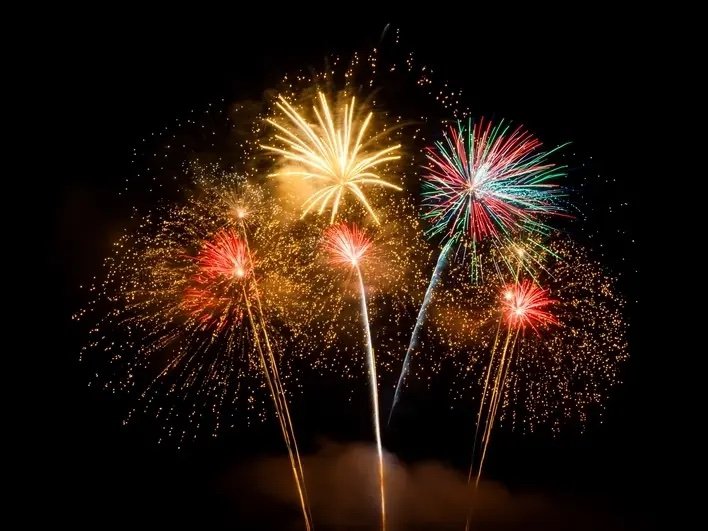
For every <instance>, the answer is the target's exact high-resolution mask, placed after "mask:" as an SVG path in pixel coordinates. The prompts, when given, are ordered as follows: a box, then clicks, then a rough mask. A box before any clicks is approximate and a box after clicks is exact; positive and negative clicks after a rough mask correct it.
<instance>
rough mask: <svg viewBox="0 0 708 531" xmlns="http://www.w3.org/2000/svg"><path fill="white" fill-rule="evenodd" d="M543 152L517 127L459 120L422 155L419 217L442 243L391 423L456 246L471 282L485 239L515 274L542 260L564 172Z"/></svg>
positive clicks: (414, 329) (413, 336)
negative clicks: (437, 288) (465, 259)
mask: <svg viewBox="0 0 708 531" xmlns="http://www.w3.org/2000/svg"><path fill="white" fill-rule="evenodd" d="M540 148H541V142H540V141H539V140H538V139H536V138H535V137H534V136H533V135H531V134H530V133H528V132H526V131H525V130H524V129H523V128H522V127H517V128H516V129H514V130H510V127H509V126H508V125H505V124H504V122H500V123H499V124H498V125H496V126H494V125H492V123H491V122H486V123H485V122H484V121H483V120H480V121H479V122H477V123H476V124H474V125H472V121H471V120H470V121H469V122H468V125H467V127H465V126H463V125H462V124H461V123H459V122H458V126H457V129H455V128H452V127H451V128H450V130H449V131H448V133H446V134H445V142H437V143H436V144H435V147H433V148H428V149H427V159H428V165H427V167H426V170H425V173H424V175H423V204H424V208H425V213H424V215H423V217H424V218H425V219H428V220H429V221H430V222H431V223H432V226H431V228H430V229H429V230H428V235H429V236H435V235H441V236H442V240H443V242H444V244H443V247H442V250H441V252H440V257H439V258H438V261H437V264H436V267H435V270H434V272H433V275H432V277H431V279H430V282H429V285H428V290H427V292H426V296H425V298H424V300H423V304H422V305H421V307H420V311H419V314H418V319H417V321H416V324H415V326H414V328H413V333H412V334H411V339H410V342H409V345H408V349H407V351H406V355H405V358H404V360H403V365H402V368H401V374H400V376H399V378H398V384H397V385H396V391H395V393H394V399H393V405H392V407H391V413H390V416H389V421H390V420H391V417H392V415H393V411H394V409H395V406H396V404H397V403H398V400H399V398H400V393H401V389H402V387H403V384H404V383H405V379H406V376H407V374H408V371H409V365H410V358H411V355H412V353H413V351H414V349H415V348H416V346H417V343H418V335H419V333H420V330H421V328H422V325H423V322H424V320H425V317H426V315H427V309H428V305H429V304H430V301H431V299H432V296H433V291H434V289H435V285H436V284H437V282H438V280H439V278H440V273H441V269H442V268H443V267H444V266H445V263H446V262H447V259H448V255H449V253H450V251H451V250H452V249H453V247H455V246H457V247H460V246H461V247H462V248H463V250H464V253H466V252H467V251H469V252H470V254H471V258H470V260H471V270H472V276H473V279H476V277H477V272H478V271H480V270H481V268H480V265H481V264H482V261H481V260H480V243H481V242H482V241H483V240H486V241H488V242H489V243H490V245H491V248H492V252H490V255H491V256H494V257H499V258H500V261H501V262H502V263H503V264H505V265H506V266H507V268H508V269H511V270H512V271H513V272H514V274H516V275H518V273H519V271H520V269H522V268H523V269H524V270H528V271H529V272H531V271H532V269H531V268H530V267H529V264H532V263H538V262H539V261H540V260H539V258H538V254H539V252H541V251H543V250H544V247H543V245H542V244H541V243H540V240H539V237H540V236H545V235H547V234H548V232H549V228H548V227H547V225H546V224H545V223H544V221H543V218H544V217H546V216H549V215H559V214H561V213H562V210H561V209H560V207H559V205H558V200H559V199H560V197H562V191H561V190H560V188H559V187H558V186H557V185H556V184H554V183H553V182H552V181H553V179H555V178H557V177H560V176H562V175H563V174H564V168H563V167H558V166H556V165H555V164H553V163H551V162H548V158H549V156H550V155H551V154H552V153H553V152H554V151H556V150H557V149H559V148H556V149H554V150H551V151H542V150H541V149H540ZM509 247H513V248H514V249H516V251H517V252H516V253H515V255H514V259H513V260H510V259H508V258H507V257H508V256H509V254H508V253H507V252H506V251H507V249H508V248H509ZM519 257H522V258H523V260H518V258H519ZM494 263H495V268H496V270H497V271H498V270H499V266H498V263H497V262H496V261H495V262H494Z"/></svg>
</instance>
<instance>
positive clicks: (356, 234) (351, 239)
mask: <svg viewBox="0 0 708 531" xmlns="http://www.w3.org/2000/svg"><path fill="white" fill-rule="evenodd" d="M325 248H326V249H327V251H328V252H329V254H330V257H331V262H332V264H335V265H346V266H348V267H350V268H352V269H353V270H354V271H355V272H356V275H357V279H358V281H359V282H358V283H359V296H360V300H361V319H362V322H363V325H364V336H365V337H366V351H367V361H368V366H369V378H370V385H371V403H372V408H373V414H374V415H373V416H374V432H375V435H376V448H377V451H378V456H379V488H380V494H381V528H382V529H386V498H385V489H384V463H383V446H382V444H381V422H380V419H379V392H378V379H377V378H376V357H375V355H374V346H373V342H372V339H371V327H370V326H369V312H368V307H367V304H366V288H365V286H364V277H363V276H362V274H361V269H360V268H359V263H360V262H361V260H362V259H363V258H364V256H365V255H366V254H367V252H369V251H370V248H371V240H370V239H369V238H367V237H366V235H365V234H364V233H363V232H362V231H361V230H360V229H359V227H357V226H356V225H347V224H341V225H335V226H333V227H330V228H329V229H328V230H327V231H326V233H325Z"/></svg>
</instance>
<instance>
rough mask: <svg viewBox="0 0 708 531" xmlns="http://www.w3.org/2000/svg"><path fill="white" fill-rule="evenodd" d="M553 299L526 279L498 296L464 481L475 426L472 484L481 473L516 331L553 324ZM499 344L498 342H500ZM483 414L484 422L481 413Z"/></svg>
mask: <svg viewBox="0 0 708 531" xmlns="http://www.w3.org/2000/svg"><path fill="white" fill-rule="evenodd" d="M555 302H556V301H554V300H553V299H551V298H549V297H548V292H547V291H546V290H545V289H543V288H540V287H539V286H538V285H536V284H535V283H533V282H532V281H530V280H524V281H523V282H516V283H514V284H513V285H510V286H507V287H506V288H504V290H503V292H502V296H501V318H500V321H499V326H498V327H497V334H496V337H495V339H494V344H493V346H492V351H491V355H490V359H489V365H488V366H487V371H486V376H485V379H484V390H483V391H482V398H481V400H480V407H479V412H478V414H477V430H476V431H475V441H474V447H473V451H472V452H473V453H472V463H471V465H470V472H469V475H468V477H467V480H468V482H471V481H472V476H473V474H474V467H475V462H474V461H475V455H474V452H475V450H476V448H477V437H478V435H479V429H480V427H481V428H482V435H481V440H480V447H481V456H480V458H479V463H478V464H477V473H476V477H475V482H474V485H475V488H477V487H478V486H479V481H480V478H481V477H482V468H483V466H484V460H485V458H486V457H487V449H488V448H489V441H490V439H491V436H492V429H493V427H494V422H495V419H496V418H497V412H498V410H499V402H500V400H501V397H502V395H503V393H504V390H505V389H506V386H507V381H508V377H509V372H510V367H511V365H512V363H513V360H514V347H515V346H516V342H517V339H518V337H519V334H520V333H523V332H524V331H525V329H527V328H530V329H532V330H533V331H534V332H535V333H536V334H540V329H541V328H543V327H546V326H549V325H557V324H558V321H557V319H556V318H555V316H554V315H553V314H551V313H550V312H549V311H548V308H549V306H552V305H553V304H555ZM503 326H505V327H506V334H505V336H506V337H505V339H504V340H503V342H500V341H499V339H500V337H499V332H500V330H501V329H502V327H503ZM500 344H501V346H500ZM485 409H486V415H484V416H485V420H484V424H482V416H483V414H484V413H485ZM470 517H471V513H470V514H468V518H467V526H466V529H467V530H469V528H470V521H471V518H470Z"/></svg>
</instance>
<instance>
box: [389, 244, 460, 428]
mask: <svg viewBox="0 0 708 531" xmlns="http://www.w3.org/2000/svg"><path fill="white" fill-rule="evenodd" d="M453 242H454V239H451V240H450V241H448V242H447V243H446V244H445V246H444V247H443V249H442V251H441V252H440V255H439V256H438V261H437V263H436V264H435V269H434V270H433V276H432V277H431V278H430V282H429V283H428V288H427V289H426V290H425V296H424V297H423V304H421V305H420V310H418V317H417V319H416V321H415V326H414V327H413V333H412V334H411V339H410V341H409V343H408V349H406V357H405V358H404V359H403V367H402V368H401V374H400V376H399V377H398V383H397V384H396V391H395V393H394V395H393V404H392V405H391V411H390V412H389V415H388V423H389V424H390V423H391V418H392V417H393V410H394V409H395V408H396V405H397V404H398V399H399V398H400V391H401V388H402V387H403V384H404V382H405V379H406V376H407V375H408V367H409V364H410V357H411V353H412V352H413V349H415V348H416V346H417V345H418V335H419V334H420V330H421V328H422V326H423V322H424V321H425V314H426V312H427V311H428V306H429V305H430V301H431V300H432V298H433V290H434V289H435V286H436V285H437V283H438V280H440V273H442V270H443V269H444V268H445V264H446V262H447V255H448V253H449V252H450V249H451V248H452V244H453Z"/></svg>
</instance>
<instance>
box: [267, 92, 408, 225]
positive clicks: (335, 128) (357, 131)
mask: <svg viewBox="0 0 708 531" xmlns="http://www.w3.org/2000/svg"><path fill="white" fill-rule="evenodd" d="M278 99H279V100H280V101H279V102H278V103H277V104H276V105H277V106H278V108H279V109H280V110H281V111H282V112H283V113H284V114H285V116H286V117H287V118H288V121H289V124H288V125H289V127H286V126H285V125H281V124H279V123H278V122H276V121H275V120H272V119H269V120H268V122H269V123H270V124H272V125H273V126H274V127H275V128H276V129H278V131H280V134H276V135H275V138H277V139H278V140H279V141H280V142H282V144H283V147H281V148H278V147H271V146H263V148H265V149H267V150H269V151H272V152H274V153H277V154H278V155H280V156H282V157H283V158H284V159H285V160H286V161H289V162H292V163H294V164H296V165H297V166H299V167H300V168H298V169H294V170H285V171H282V172H278V173H275V174H273V175H281V176H287V177H298V178H301V179H304V180H306V181H312V182H314V183H315V185H316V187H317V190H316V191H315V192H314V193H313V194H312V195H310V196H309V197H308V198H307V200H306V201H305V203H304V204H303V208H304V210H303V213H302V217H305V216H306V215H307V214H308V213H309V212H311V211H317V213H318V214H322V213H323V212H324V211H325V210H326V209H327V208H331V210H332V213H331V215H330V223H333V222H334V219H335V217H336V216H337V211H338V210H339V205H340V203H341V201H342V198H343V196H344V194H345V193H347V192H350V193H352V194H354V196H355V197H356V198H357V199H358V200H359V201H360V202H361V204H362V205H364V207H365V208H366V210H367V211H368V212H369V214H371V217H373V218H374V220H375V221H376V223H378V222H379V219H378V217H377V216H376V213H375V212H374V210H373V208H372V207H371V204H370V203H369V200H368V199H367V198H366V195H365V194H364V191H363V188H364V187H367V186H370V185H373V186H383V187H386V188H393V189H394V190H399V191H400V190H401V188H400V187H398V186H396V185H394V184H391V183H389V182H386V181H384V180H383V179H382V178H381V177H380V176H379V174H378V173H377V172H378V168H379V167H380V166H381V165H383V164H385V163H386V162H390V161H392V160H396V159H398V158H400V155H397V154H396V152H397V150H398V148H400V145H399V144H396V145H393V146H388V147H386V148H383V149H372V148H371V146H370V144H371V143H372V139H371V138H368V139H365V137H366V132H367V129H368V127H369V124H370V122H371V117H372V113H369V114H368V115H367V116H366V118H364V120H358V119H355V112H354V110H355V107H356V101H355V98H353V97H352V99H351V103H348V104H345V105H344V109H343V110H342V112H341V121H340V123H339V124H336V123H335V118H334V117H333V115H332V110H331V108H330V105H329V102H328V101H327V98H326V97H325V95H324V94H323V93H321V92H320V93H319V103H320V104H319V109H318V107H317V106H316V105H315V106H313V108H312V109H313V111H314V115H315V117H316V122H317V123H315V124H311V123H308V122H307V120H306V119H305V118H304V117H303V116H302V115H301V114H300V113H298V112H297V111H296V110H295V109H294V108H293V107H292V105H290V104H289V103H288V102H287V101H286V100H285V99H284V98H283V97H282V96H279V97H278Z"/></svg>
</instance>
